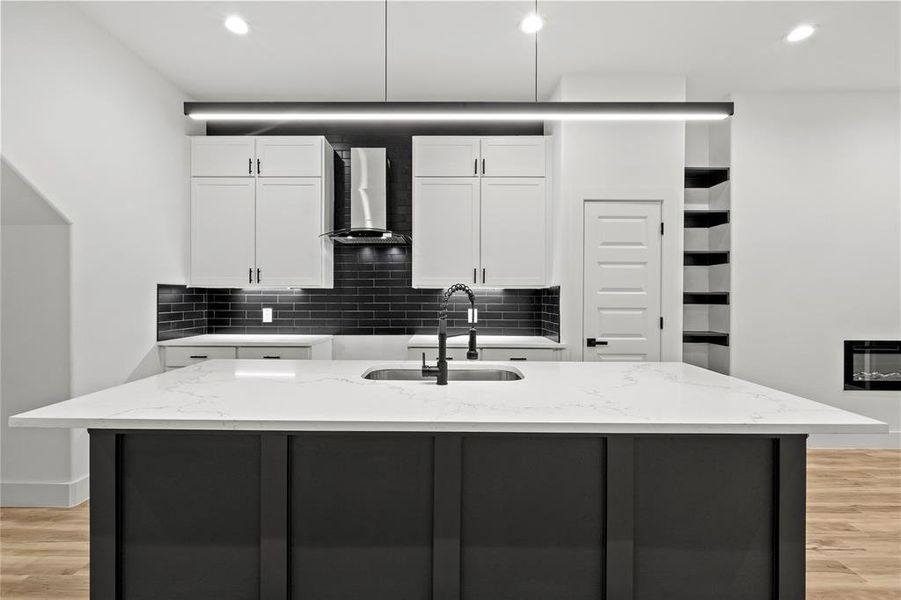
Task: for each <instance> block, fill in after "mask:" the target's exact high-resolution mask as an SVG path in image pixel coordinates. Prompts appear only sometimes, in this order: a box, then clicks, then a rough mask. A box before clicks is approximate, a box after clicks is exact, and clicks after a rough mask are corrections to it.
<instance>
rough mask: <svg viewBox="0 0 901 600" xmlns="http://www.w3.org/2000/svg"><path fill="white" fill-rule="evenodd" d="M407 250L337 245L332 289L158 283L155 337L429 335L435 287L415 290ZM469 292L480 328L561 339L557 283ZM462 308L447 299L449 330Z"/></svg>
mask: <svg viewBox="0 0 901 600" xmlns="http://www.w3.org/2000/svg"><path fill="white" fill-rule="evenodd" d="M410 252H411V250H410V248H408V247H359V246H340V245H339V246H335V288H334V289H328V290H321V289H302V290H301V289H296V290H285V289H281V290H278V289H196V288H187V287H185V286H173V285H160V286H159V291H158V298H159V300H158V302H159V305H158V306H159V310H158V319H157V323H158V338H159V339H160V340H166V339H172V338H177V337H186V336H189V335H198V334H201V333H276V334H335V335H383V334H384V335H392V334H397V335H403V334H407V335H412V334H416V333H434V332H435V331H436V328H437V319H438V303H439V300H440V296H441V290H437V289H436V290H424V289H413V287H412V281H411V277H412V274H411V261H410ZM448 283H449V284H450V283H453V282H448ZM475 294H476V308H477V309H478V311H479V323H478V329H479V332H480V333H482V334H485V335H538V336H545V337H550V338H552V339H557V338H558V337H559V333H558V332H559V312H560V310H559V297H560V295H559V288H549V289H545V290H540V289H535V290H512V289H505V290H501V289H490V290H476V292H475ZM468 307H469V301H468V300H467V299H466V296H465V295H457V296H454V297H453V298H451V303H450V311H449V315H448V332H449V333H450V334H451V335H454V334H458V333H465V332H466V331H467V330H468V328H469V326H468V324H467V323H466V309H467V308H468ZM263 308H272V309H273V315H272V316H273V321H272V323H263V322H262V321H263Z"/></svg>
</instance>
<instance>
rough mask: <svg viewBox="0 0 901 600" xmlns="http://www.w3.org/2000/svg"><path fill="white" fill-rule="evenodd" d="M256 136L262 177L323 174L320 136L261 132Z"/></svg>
mask: <svg viewBox="0 0 901 600" xmlns="http://www.w3.org/2000/svg"><path fill="white" fill-rule="evenodd" d="M256 140H257V143H256V156H257V158H258V159H259V161H260V162H259V172H258V173H257V174H258V175H259V176H260V177H321V176H322V138H321V137H318V136H262V137H258V138H256ZM254 168H256V165H255V167H254Z"/></svg>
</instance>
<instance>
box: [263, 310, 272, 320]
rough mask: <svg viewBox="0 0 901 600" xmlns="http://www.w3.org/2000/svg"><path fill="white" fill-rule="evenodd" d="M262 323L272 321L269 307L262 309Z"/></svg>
mask: <svg viewBox="0 0 901 600" xmlns="http://www.w3.org/2000/svg"><path fill="white" fill-rule="evenodd" d="M263 323H272V309H271V308H264V309H263Z"/></svg>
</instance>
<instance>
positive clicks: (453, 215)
mask: <svg viewBox="0 0 901 600" xmlns="http://www.w3.org/2000/svg"><path fill="white" fill-rule="evenodd" d="M546 147H547V141H546V138H544V137H542V136H508V137H427V136H421V137H414V138H413V157H414V159H413V161H414V164H413V171H414V177H413V286H414V287H420V288H429V287H437V288H444V287H447V286H449V285H451V284H453V283H457V282H460V283H467V284H469V285H474V286H484V287H523V288H535V287H542V286H545V285H547V264H548V259H547V249H548V239H547V236H548V229H547V221H548V216H549V215H548V213H549V211H548V206H549V204H548V201H547V185H546V180H545V176H546V167H545V165H546V164H547V151H546ZM464 148H465V149H467V150H466V152H463V151H462V150H461V149H464ZM476 155H477V156H476ZM474 156H475V157H476V158H474ZM464 158H465V159H466V160H470V159H472V160H473V163H472V165H470V168H469V169H468V170H466V169H464V167H463V164H464ZM467 171H468V172H467ZM495 173H496V174H495ZM439 174H441V175H443V176H441V177H439V176H437V175H439Z"/></svg>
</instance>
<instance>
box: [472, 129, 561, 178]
mask: <svg viewBox="0 0 901 600" xmlns="http://www.w3.org/2000/svg"><path fill="white" fill-rule="evenodd" d="M546 147H547V142H546V141H545V138H544V137H542V136H530V135H516V136H507V137H485V138H482V142H481V148H482V161H483V162H482V164H481V165H480V167H481V169H480V172H481V174H482V177H544V174H545V163H546V156H545V154H546V153H545V148H546Z"/></svg>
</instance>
